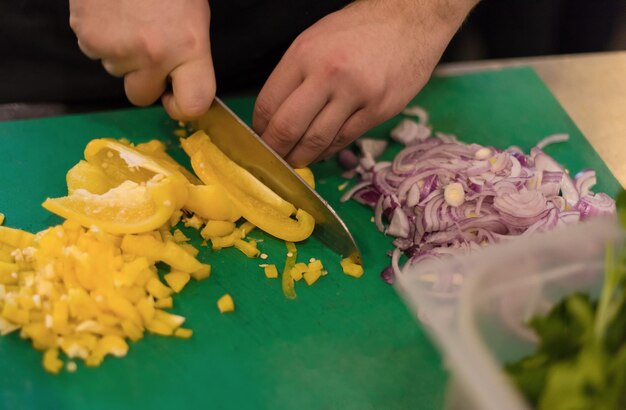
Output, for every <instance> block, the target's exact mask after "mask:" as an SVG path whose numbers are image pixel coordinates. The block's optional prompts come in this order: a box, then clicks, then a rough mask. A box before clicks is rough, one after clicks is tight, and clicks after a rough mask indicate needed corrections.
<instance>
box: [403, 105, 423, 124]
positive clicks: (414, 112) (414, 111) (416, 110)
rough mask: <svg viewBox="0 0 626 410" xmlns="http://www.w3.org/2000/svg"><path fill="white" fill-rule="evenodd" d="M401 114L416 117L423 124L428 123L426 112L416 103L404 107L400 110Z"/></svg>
mask: <svg viewBox="0 0 626 410" xmlns="http://www.w3.org/2000/svg"><path fill="white" fill-rule="evenodd" d="M402 114H404V115H408V116H414V117H417V119H418V120H419V123H420V124H423V125H426V124H428V112H427V111H426V110H425V109H423V108H422V107H419V106H417V105H413V106H411V107H406V108H405V109H404V110H403V111H402Z"/></svg>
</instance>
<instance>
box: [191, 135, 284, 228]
mask: <svg viewBox="0 0 626 410" xmlns="http://www.w3.org/2000/svg"><path fill="white" fill-rule="evenodd" d="M192 137H194V138H196V137H197V141H196V144H197V147H196V148H195V151H194V150H190V151H189V152H192V154H191V157H193V156H195V155H197V154H198V153H199V152H202V153H203V157H204V158H206V160H207V161H208V162H210V163H211V166H212V167H213V168H215V169H216V170H219V172H220V174H221V175H222V177H217V178H211V177H209V176H207V175H205V176H204V178H203V176H202V175H201V174H199V173H198V170H197V169H196V168H195V167H194V171H195V172H196V174H197V175H198V176H199V177H200V179H201V180H202V181H203V182H204V183H205V184H207V185H209V184H211V182H212V181H213V182H217V183H220V184H221V185H222V186H224V185H236V186H237V187H238V188H239V190H241V191H243V192H246V193H247V194H248V195H250V196H252V197H253V198H256V199H257V200H259V201H261V202H264V203H266V204H267V205H269V206H271V207H272V208H275V209H276V210H278V212H279V213H281V214H283V215H285V216H290V215H292V214H293V213H294V212H295V211H296V208H295V207H294V206H293V205H292V204H291V203H289V202H287V201H285V200H284V199H283V198H281V197H280V196H279V195H277V194H276V193H275V192H274V191H272V190H271V189H269V188H268V187H267V186H266V185H265V184H263V183H262V182H261V181H259V180H258V179H257V178H256V177H254V176H253V175H252V174H251V173H249V172H248V171H247V170H245V169H244V168H242V167H240V166H239V165H237V164H236V163H235V162H234V161H233V160H231V159H230V158H228V157H227V156H226V155H225V154H224V153H223V152H222V151H221V150H220V149H219V148H218V147H217V146H216V145H215V144H213V143H212V142H211V140H210V138H209V137H208V135H206V134H205V133H204V131H198V132H196V133H195V134H194V135H193V136H192ZM192 137H190V138H192ZM183 141H185V140H183ZM184 146H185V142H183V147H184ZM224 187H225V188H227V189H228V186H224ZM246 219H247V218H246Z"/></svg>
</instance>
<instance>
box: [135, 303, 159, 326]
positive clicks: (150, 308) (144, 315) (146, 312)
mask: <svg viewBox="0 0 626 410" xmlns="http://www.w3.org/2000/svg"><path fill="white" fill-rule="evenodd" d="M137 311H138V312H139V314H140V315H141V319H142V320H143V323H144V325H146V324H147V323H150V322H151V321H152V319H154V312H155V308H154V299H153V298H152V296H148V297H146V298H145V299H142V300H140V301H139V302H138V303H137Z"/></svg>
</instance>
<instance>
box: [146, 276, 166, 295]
mask: <svg viewBox="0 0 626 410" xmlns="http://www.w3.org/2000/svg"><path fill="white" fill-rule="evenodd" d="M146 290H147V291H148V292H149V293H150V294H151V295H152V296H154V297H155V298H156V299H162V298H166V297H168V296H170V295H171V294H172V289H170V288H168V287H167V286H165V285H164V284H163V283H161V281H160V280H159V279H158V278H152V279H150V280H149V281H148V283H147V284H146Z"/></svg>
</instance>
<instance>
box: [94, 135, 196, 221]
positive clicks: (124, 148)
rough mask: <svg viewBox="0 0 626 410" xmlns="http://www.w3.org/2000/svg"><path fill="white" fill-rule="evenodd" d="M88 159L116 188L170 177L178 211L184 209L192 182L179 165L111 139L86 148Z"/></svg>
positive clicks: (95, 141)
mask: <svg viewBox="0 0 626 410" xmlns="http://www.w3.org/2000/svg"><path fill="white" fill-rule="evenodd" d="M166 155H167V154H166ZM85 159H86V160H87V162H89V163H90V164H93V165H96V166H98V167H99V168H100V169H101V170H102V171H103V172H104V173H105V174H106V175H107V176H108V177H109V179H110V181H111V182H112V183H113V184H115V185H118V184H121V183H123V182H124V181H133V182H136V183H138V184H140V183H142V182H147V181H149V180H151V179H152V178H153V177H154V176H155V175H158V174H161V175H164V176H167V177H169V178H170V179H171V181H172V189H173V191H174V194H173V198H170V200H171V201H172V202H174V205H175V207H174V209H179V208H181V207H182V206H183V204H184V203H185V201H186V200H187V195H188V187H189V181H188V180H187V178H185V176H184V175H183V174H181V172H180V171H179V166H178V165H176V166H174V165H173V164H171V163H168V162H167V161H162V160H158V159H156V158H154V157H153V156H151V155H146V153H144V152H141V151H139V150H138V149H136V148H133V147H130V146H128V145H124V144H122V143H120V142H118V141H115V140H112V139H108V138H100V139H95V140H92V141H90V142H89V143H88V144H87V146H86V147H85Z"/></svg>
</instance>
